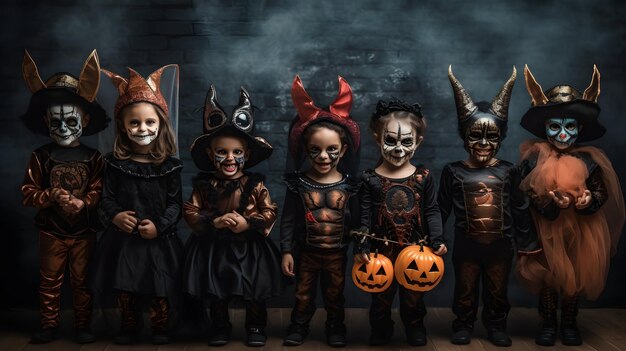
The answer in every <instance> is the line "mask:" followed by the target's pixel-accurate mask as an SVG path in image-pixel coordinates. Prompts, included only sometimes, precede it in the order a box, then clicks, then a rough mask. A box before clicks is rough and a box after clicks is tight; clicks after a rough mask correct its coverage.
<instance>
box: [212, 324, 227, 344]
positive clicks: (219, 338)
mask: <svg viewBox="0 0 626 351" xmlns="http://www.w3.org/2000/svg"><path fill="white" fill-rule="evenodd" d="M230 329H231V326H230V325H225V326H220V327H213V328H211V336H210V337H209V346H224V345H226V344H228V342H229V341H230Z"/></svg>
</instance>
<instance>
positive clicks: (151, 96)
mask: <svg viewBox="0 0 626 351" xmlns="http://www.w3.org/2000/svg"><path fill="white" fill-rule="evenodd" d="M170 66H176V65H175V64H172V65H166V66H163V67H161V68H159V69H157V70H156V71H154V72H152V74H150V75H149V76H148V79H144V78H143V77H142V76H141V75H140V74H139V73H137V71H135V70H134V69H132V68H130V67H129V68H128V71H129V73H130V74H129V76H128V79H126V78H124V77H122V76H120V75H118V74H116V73H113V72H110V71H107V70H105V69H103V70H102V72H104V73H105V74H106V75H107V76H109V77H110V78H111V81H112V82H113V85H114V86H115V87H116V88H117V91H118V93H119V94H120V96H119V97H118V98H117V102H116V103H115V111H114V115H115V118H118V116H119V112H120V111H121V110H122V108H124V107H126V106H128V105H130V104H133V103H136V102H149V103H151V104H154V105H156V106H158V107H159V108H160V109H161V110H162V111H163V113H164V114H165V116H166V118H168V117H169V113H168V112H169V111H168V108H167V103H166V102H165V98H164V97H163V95H162V93H161V87H160V84H161V75H162V74H163V70H165V69H166V68H168V67H170Z"/></svg>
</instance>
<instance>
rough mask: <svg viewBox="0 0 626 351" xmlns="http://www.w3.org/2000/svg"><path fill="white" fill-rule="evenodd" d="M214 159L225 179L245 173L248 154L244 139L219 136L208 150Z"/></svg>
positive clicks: (217, 168) (221, 175) (234, 177)
mask: <svg viewBox="0 0 626 351" xmlns="http://www.w3.org/2000/svg"><path fill="white" fill-rule="evenodd" d="M207 151H208V153H209V156H210V157H211V158H212V159H213V165H214V166H215V169H216V170H217V172H218V173H219V174H220V177H221V178H224V179H236V178H238V177H240V176H242V175H243V166H244V165H245V163H246V161H247V159H248V154H247V147H246V144H245V142H244V141H243V140H241V139H239V138H235V137H231V136H219V137H216V138H215V139H213V141H212V142H211V148H210V149H208V150H207Z"/></svg>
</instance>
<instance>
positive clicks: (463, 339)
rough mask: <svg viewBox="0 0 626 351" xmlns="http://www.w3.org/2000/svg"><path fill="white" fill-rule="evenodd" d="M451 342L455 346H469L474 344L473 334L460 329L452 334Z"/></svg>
mask: <svg viewBox="0 0 626 351" xmlns="http://www.w3.org/2000/svg"><path fill="white" fill-rule="evenodd" d="M450 342H452V343H453V344H455V345H467V344H469V343H470V342H472V332H471V331H470V330H468V329H459V330H457V331H455V332H454V334H452V338H450Z"/></svg>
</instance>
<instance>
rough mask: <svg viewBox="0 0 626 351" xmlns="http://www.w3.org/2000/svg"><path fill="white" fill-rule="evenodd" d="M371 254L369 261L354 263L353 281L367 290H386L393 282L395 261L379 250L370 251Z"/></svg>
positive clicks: (371, 291) (374, 291) (373, 291)
mask: <svg viewBox="0 0 626 351" xmlns="http://www.w3.org/2000/svg"><path fill="white" fill-rule="evenodd" d="M369 256H370V261H369V263H368V262H363V263H356V262H355V263H354V266H353V267H352V281H353V282H354V285H356V286H357V287H358V288H359V289H361V290H363V291H365V292H369V293H377V292H381V291H385V290H387V288H388V287H389V286H390V285H391V283H392V282H393V263H391V260H390V259H388V258H387V257H385V256H384V255H382V254H379V253H378V252H376V253H370V254H369Z"/></svg>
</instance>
